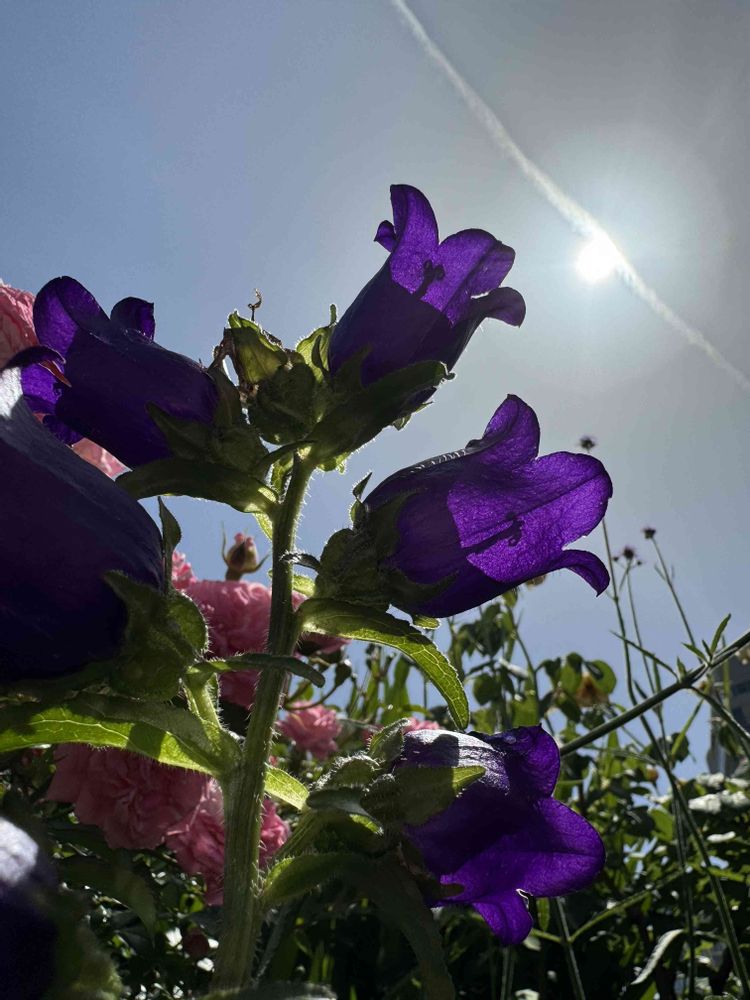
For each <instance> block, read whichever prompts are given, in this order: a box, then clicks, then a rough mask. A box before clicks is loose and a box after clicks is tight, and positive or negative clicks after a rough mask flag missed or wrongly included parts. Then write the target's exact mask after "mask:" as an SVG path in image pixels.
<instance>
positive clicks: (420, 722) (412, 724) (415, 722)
mask: <svg viewBox="0 0 750 1000" xmlns="http://www.w3.org/2000/svg"><path fill="white" fill-rule="evenodd" d="M417 729H440V726H439V725H438V724H437V722H431V721H430V720H429V719H415V718H414V716H413V715H412V716H411V717H410V718H409V719H407V721H406V725H405V726H404V730H403V731H404V732H405V733H413V732H416V730H417Z"/></svg>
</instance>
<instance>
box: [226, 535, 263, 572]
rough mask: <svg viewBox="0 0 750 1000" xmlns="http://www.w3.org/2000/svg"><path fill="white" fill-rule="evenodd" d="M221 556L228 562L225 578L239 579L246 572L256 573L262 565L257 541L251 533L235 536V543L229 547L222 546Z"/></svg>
mask: <svg viewBox="0 0 750 1000" xmlns="http://www.w3.org/2000/svg"><path fill="white" fill-rule="evenodd" d="M221 558H222V559H223V560H224V562H225V563H226V564H227V571H226V573H225V574H224V579H225V580H239V579H241V577H242V576H244V574H245V573H255V572H256V570H257V569H258V568H259V567H260V565H261V563H260V562H259V561H258V550H257V549H256V547H255V542H254V541H253V539H252V538H251V537H250V535H243V534H242V533H241V532H238V533H237V534H236V535H235V536H234V545H230V547H229V548H228V549H226V548H225V547H224V546H222V550H221Z"/></svg>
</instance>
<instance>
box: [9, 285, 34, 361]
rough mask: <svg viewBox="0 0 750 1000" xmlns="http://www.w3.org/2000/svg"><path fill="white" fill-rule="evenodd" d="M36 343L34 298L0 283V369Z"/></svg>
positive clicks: (29, 294) (27, 293) (29, 293)
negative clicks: (14, 356) (15, 355)
mask: <svg viewBox="0 0 750 1000" xmlns="http://www.w3.org/2000/svg"><path fill="white" fill-rule="evenodd" d="M36 343H37V339H36V333H35V332H34V296H33V295H32V294H31V292H23V291H21V290H20V289H19V288H12V287H11V286H10V285H5V284H3V282H2V281H0V368H2V367H3V365H4V364H5V363H6V362H7V361H9V360H10V359H11V358H12V357H13V355H14V354H18V352H19V351H22V350H24V348H26V347H33V346H34V344H36Z"/></svg>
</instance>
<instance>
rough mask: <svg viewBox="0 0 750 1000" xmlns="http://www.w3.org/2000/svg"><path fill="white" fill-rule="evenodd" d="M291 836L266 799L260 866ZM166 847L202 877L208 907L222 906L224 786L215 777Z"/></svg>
mask: <svg viewBox="0 0 750 1000" xmlns="http://www.w3.org/2000/svg"><path fill="white" fill-rule="evenodd" d="M288 836H289V824H288V823H285V822H284V820H283V819H281V817H280V816H279V815H278V813H277V812H276V806H275V805H274V804H273V802H271V800H270V799H264V801H263V816H262V825H261V831H260V858H259V860H260V864H261V865H264V864H265V863H266V862H267V861H268V860H270V858H271V857H273V855H274V854H275V853H276V852H277V851H278V849H279V848H280V847H281V845H282V844H283V843H284V841H285V840H286V839H287V837H288ZM167 847H169V848H170V850H172V851H174V853H175V855H176V857H177V861H178V863H179V865H180V867H181V868H182V869H183V870H184V871H186V872H188V873H189V874H190V875H202V876H203V878H204V879H205V882H206V902H207V903H208V904H209V906H220V905H221V903H222V901H223V898H224V802H223V799H222V794H221V788H220V787H219V785H218V782H216V781H215V780H214V779H213V778H210V779H209V780H208V781H207V782H206V785H205V788H204V792H203V795H202V797H201V800H200V802H199V803H198V804H197V805H196V807H195V809H193V811H192V812H191V813H190V814H189V815H187V816H185V818H184V819H183V820H182V822H181V823H179V824H178V825H176V826H175V827H174V829H172V830H170V831H169V834H168V835H167Z"/></svg>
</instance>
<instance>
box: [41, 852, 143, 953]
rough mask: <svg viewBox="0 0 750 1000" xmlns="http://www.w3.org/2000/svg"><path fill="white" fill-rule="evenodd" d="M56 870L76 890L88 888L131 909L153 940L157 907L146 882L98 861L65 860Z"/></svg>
mask: <svg viewBox="0 0 750 1000" xmlns="http://www.w3.org/2000/svg"><path fill="white" fill-rule="evenodd" d="M57 867H58V868H59V870H60V874H61V876H62V879H63V881H64V882H67V884H68V885H69V886H72V887H73V888H82V887H83V886H88V887H89V888H90V889H93V890H94V892H96V893H98V894H99V895H100V896H109V897H110V898H111V899H116V900H117V901H118V902H120V903H123V904H124V905H125V906H128V907H130V909H131V910H132V911H133V913H135V914H136V916H137V917H138V918H139V919H140V921H141V923H142V924H143V926H144V927H145V928H146V930H147V931H148V933H149V936H150V937H153V935H154V927H155V924H156V905H155V903H154V897H153V895H152V893H151V890H150V889H149V887H148V885H147V884H146V882H145V880H144V879H142V878H141V877H140V876H139V875H135V874H134V873H133V872H132V871H129V870H128V869H127V868H124V867H123V866H122V865H116V864H112V863H111V862H109V861H107V862H104V861H99V860H98V859H97V858H84V857H80V856H74V857H69V858H63V859H62V860H60V861H59V862H58V865H57Z"/></svg>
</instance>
